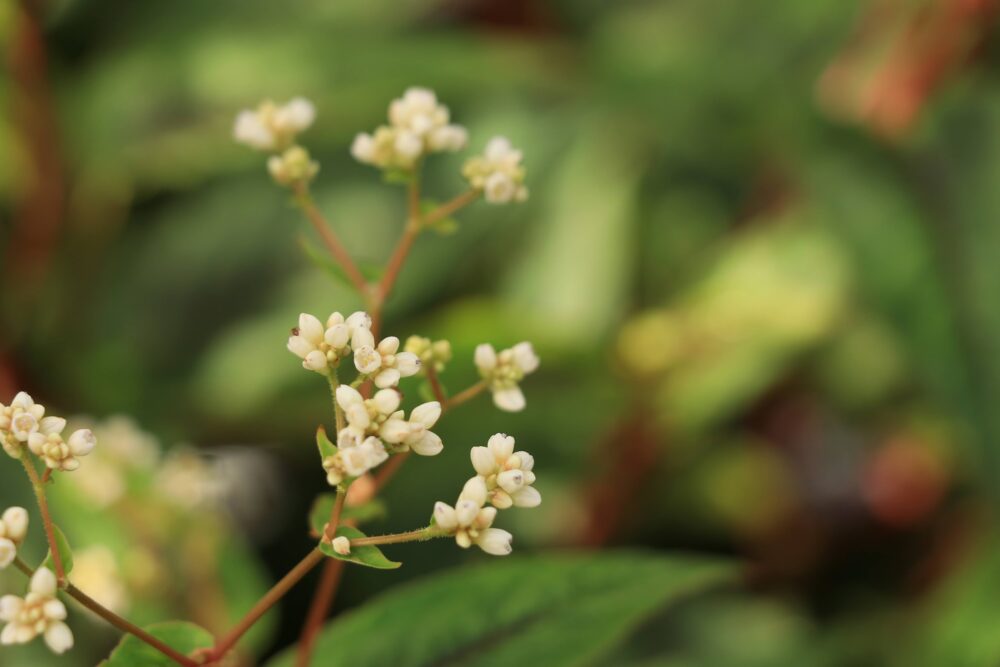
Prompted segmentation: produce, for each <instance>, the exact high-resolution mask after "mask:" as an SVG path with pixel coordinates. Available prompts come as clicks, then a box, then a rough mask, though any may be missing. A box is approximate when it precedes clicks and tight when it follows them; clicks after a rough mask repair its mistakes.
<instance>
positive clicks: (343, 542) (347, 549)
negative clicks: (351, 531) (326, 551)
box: [333, 535, 351, 556]
mask: <svg viewBox="0 0 1000 667" xmlns="http://www.w3.org/2000/svg"><path fill="white" fill-rule="evenodd" d="M333 550H334V551H336V552H337V553H338V554H340V555H341V556H347V555H349V554H350V553H351V540H349V539H348V538H346V537H344V536H343V535H341V536H340V537H335V538H333Z"/></svg>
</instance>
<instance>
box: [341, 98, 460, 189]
mask: <svg viewBox="0 0 1000 667" xmlns="http://www.w3.org/2000/svg"><path fill="white" fill-rule="evenodd" d="M450 117H451V114H450V112H449V111H448V107H446V106H444V105H443V104H441V103H439V102H438V99H437V95H435V94H434V91H432V90H428V89H427V88H417V87H414V88H409V89H407V90H406V92H405V93H403V96H402V97H400V98H398V99H395V100H393V101H392V102H391V103H390V104H389V124H388V125H380V126H379V127H378V128H376V129H375V131H374V132H372V133H370V134H369V133H367V132H362V133H361V134H358V135H357V136H356V137H355V138H354V143H353V144H351V155H353V156H354V158H355V159H356V160H358V162H363V163H364V164H370V165H373V166H375V167H378V168H380V169H404V170H410V169H413V167H414V166H416V164H417V162H418V161H419V160H420V158H422V157H423V156H424V155H427V154H429V153H440V152H444V151H449V152H454V151H458V150H461V149H463V148H465V145H466V143H467V142H468V132H466V130H465V128H464V127H462V126H461V125H455V124H452V123H450V122H449V121H450Z"/></svg>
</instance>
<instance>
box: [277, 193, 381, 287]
mask: <svg viewBox="0 0 1000 667" xmlns="http://www.w3.org/2000/svg"><path fill="white" fill-rule="evenodd" d="M293 192H294V193H295V202H296V203H297V204H298V205H299V208H301V209H302V212H303V213H304V214H305V216H306V218H307V219H308V220H309V222H310V223H312V226H313V228H315V229H316V232H317V233H318V234H319V235H320V238H322V239H323V243H324V244H325V245H326V248H327V250H329V251H330V254H331V255H332V256H333V258H334V259H335V260H336V261H337V262H338V263H339V264H340V266H341V268H342V269H344V273H346V274H347V277H348V279H349V280H350V281H351V284H353V285H354V289H356V290H357V291H358V293H359V294H360V295H361V297H362V298H363V299H365V301H368V300H369V289H368V281H367V280H365V277H364V275H363V274H362V273H361V269H359V268H358V265H357V264H355V263H354V260H353V259H351V253H349V252H348V251H347V248H345V247H344V244H343V243H341V242H340V238H339V237H338V236H337V234H336V233H335V232H334V231H333V229H331V228H330V225H329V224H328V223H327V221H326V218H324V217H323V214H322V213H321V212H320V210H319V208H317V207H316V202H315V201H313V198H312V196H311V195H310V194H309V190H308V189H307V187H306V185H305V184H302V183H300V184H298V185H296V186H294V189H293Z"/></svg>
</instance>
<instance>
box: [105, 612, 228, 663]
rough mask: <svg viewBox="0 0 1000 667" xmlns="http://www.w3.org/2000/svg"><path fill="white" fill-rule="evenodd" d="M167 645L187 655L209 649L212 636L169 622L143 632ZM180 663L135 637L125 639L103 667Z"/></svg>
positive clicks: (193, 626)
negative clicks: (201, 649)
mask: <svg viewBox="0 0 1000 667" xmlns="http://www.w3.org/2000/svg"><path fill="white" fill-rule="evenodd" d="M143 630H145V631H146V632H148V633H149V634H151V635H153V636H154V637H156V638H157V639H159V640H160V641H162V642H163V643H164V644H166V645H167V646H169V647H170V648H173V649H175V650H177V651H178V652H180V653H183V654H184V655H190V654H191V653H193V652H194V651H196V650H198V649H200V648H210V647H211V646H212V645H213V644H214V643H215V640H214V639H213V638H212V635H211V633H209V632H208V631H207V630H205V629H203V628H200V627H198V626H197V625H194V624H192V623H185V622H182V621H168V622H166V623H156V624H154V625H150V626H147V627H145V628H143ZM176 665H177V663H176V662H174V661H173V660H171V659H170V658H168V657H167V656H165V655H163V654H162V653H160V652H159V651H157V650H156V649H155V648H153V647H152V646H150V645H149V644H146V643H145V642H143V641H141V640H139V639H136V638H135V637H133V636H132V635H125V636H124V637H122V639H121V641H120V642H118V646H117V647H116V648H115V650H114V651H112V652H111V655H110V656H109V657H108V659H107V660H105V661H104V662H102V663H101V665H100V667H176Z"/></svg>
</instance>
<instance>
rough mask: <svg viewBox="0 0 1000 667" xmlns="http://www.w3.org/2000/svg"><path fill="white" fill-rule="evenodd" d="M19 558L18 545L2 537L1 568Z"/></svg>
mask: <svg viewBox="0 0 1000 667" xmlns="http://www.w3.org/2000/svg"><path fill="white" fill-rule="evenodd" d="M15 558H17V545H16V544H14V542H13V541H12V540H9V539H7V538H6V537H0V570H3V569H4V568H6V567H7V566H8V565H10V564H11V563H13V562H14V559H15Z"/></svg>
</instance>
